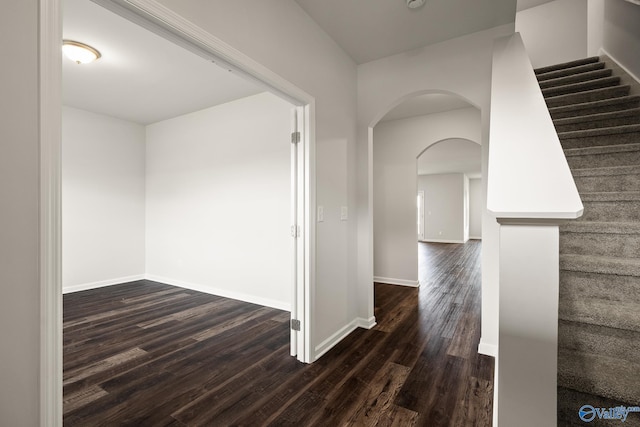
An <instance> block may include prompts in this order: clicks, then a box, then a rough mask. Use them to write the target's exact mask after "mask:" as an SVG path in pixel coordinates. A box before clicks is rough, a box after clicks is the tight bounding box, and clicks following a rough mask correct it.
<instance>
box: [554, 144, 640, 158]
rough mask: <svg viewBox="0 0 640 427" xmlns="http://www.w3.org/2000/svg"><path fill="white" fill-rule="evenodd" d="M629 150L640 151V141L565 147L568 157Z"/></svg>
mask: <svg viewBox="0 0 640 427" xmlns="http://www.w3.org/2000/svg"><path fill="white" fill-rule="evenodd" d="M629 151H640V143H636V144H620V145H606V146H597V147H581V148H565V149H564V153H565V156H566V157H572V156H584V155H589V154H607V153H623V152H629Z"/></svg>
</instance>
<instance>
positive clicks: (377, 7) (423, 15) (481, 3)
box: [295, 0, 516, 64]
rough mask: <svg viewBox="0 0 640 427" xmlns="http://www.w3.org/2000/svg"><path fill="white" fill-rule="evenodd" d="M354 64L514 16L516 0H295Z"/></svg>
mask: <svg viewBox="0 0 640 427" xmlns="http://www.w3.org/2000/svg"><path fill="white" fill-rule="evenodd" d="M295 1H296V2H297V3H298V4H299V5H300V6H301V7H302V8H303V9H304V10H305V11H306V12H307V14H309V16H311V18H313V19H314V20H315V21H316V22H317V23H318V25H320V27H322V29H323V30H324V31H326V32H327V33H328V34H329V35H330V36H331V37H332V38H333V39H334V40H335V41H336V42H337V43H338V44H339V45H340V46H341V47H342V48H343V49H344V50H345V51H346V52H347V53H348V54H349V55H350V56H351V57H352V58H353V59H354V61H356V62H357V63H358V64H362V63H365V62H369V61H373V60H375V59H379V58H383V57H385V56H389V55H393V54H396V53H400V52H404V51H407V50H411V49H416V48H419V47H422V46H426V45H429V44H433V43H438V42H441V41H444V40H448V39H452V38H455V37H460V36H463V35H465V34H471V33H474V32H477V31H481V30H485V29H489V28H493V27H495V26H498V25H502V24H507V23H510V22H514V20H515V13H516V0H427V2H426V4H425V5H424V6H423V7H421V8H419V9H414V10H410V9H408V8H407V6H406V0H295Z"/></svg>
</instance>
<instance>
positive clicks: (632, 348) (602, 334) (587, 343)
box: [558, 320, 640, 362]
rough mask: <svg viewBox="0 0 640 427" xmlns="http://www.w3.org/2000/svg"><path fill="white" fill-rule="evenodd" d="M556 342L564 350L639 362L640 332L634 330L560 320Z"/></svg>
mask: <svg viewBox="0 0 640 427" xmlns="http://www.w3.org/2000/svg"><path fill="white" fill-rule="evenodd" d="M558 342H559V343H561V348H563V349H565V350H570V351H578V352H582V353H594V354H598V355H600V356H606V357H613V358H616V359H621V360H626V361H628V362H640V332H636V331H627V330H623V329H615V328H609V327H606V326H599V325H590V324H588V323H580V322H568V321H566V320H561V321H559V322H558Z"/></svg>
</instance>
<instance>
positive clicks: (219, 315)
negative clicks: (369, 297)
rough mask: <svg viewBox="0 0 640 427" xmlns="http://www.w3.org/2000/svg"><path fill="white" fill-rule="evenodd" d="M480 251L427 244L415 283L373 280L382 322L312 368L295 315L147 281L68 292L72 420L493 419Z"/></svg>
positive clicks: (476, 245)
mask: <svg viewBox="0 0 640 427" xmlns="http://www.w3.org/2000/svg"><path fill="white" fill-rule="evenodd" d="M480 248H481V245H480V242H477V241H471V242H469V243H467V244H464V245H462V244H421V245H420V246H419V254H420V256H419V261H420V283H421V286H420V288H419V289H416V288H407V287H402V286H394V285H384V284H376V285H375V287H374V291H375V315H376V319H377V322H378V325H377V326H376V327H374V328H373V329H371V330H364V329H356V330H355V331H354V332H352V333H351V334H350V335H349V336H348V337H346V338H345V339H344V340H343V341H341V342H340V343H338V344H337V345H336V346H335V347H334V348H333V349H332V350H330V351H329V352H328V353H327V354H326V355H325V356H323V357H322V358H321V359H320V360H318V361H317V362H315V363H313V364H310V365H305V364H302V363H299V362H298V361H296V360H295V358H292V357H291V356H289V318H290V314H289V313H288V312H284V311H280V310H275V309H271V308H266V307H260V306H257V305H254V304H248V303H243V302H240V301H236V300H231V299H226V298H221V297H217V296H213V295H205V294H201V293H198V292H195V291H191V290H185V289H179V288H175V287H172V286H168V285H164V284H161V283H157V282H150V281H138V282H133V283H130V284H124V285H116V286H110V287H108V288H101V289H95V290H90V291H84V292H78V293H74V294H67V295H65V296H64V310H65V311H64V368H65V372H64V379H65V386H64V402H63V404H64V423H65V426H83V427H84V426H102V425H104V426H115V425H117V426H153V427H156V426H169V427H185V426H190V427H191V426H226V425H238V426H262V425H273V426H296V427H299V426H316V425H317V426H325V425H326V426H346V425H349V426H374V425H375V426H403V427H404V426H422V425H426V426H451V427H459V426H460V427H466V426H490V425H491V420H492V398H493V358H490V357H487V356H482V355H479V354H477V346H478V342H479V339H480V323H479V322H480V308H481V305H480V280H481V274H480V260H479V257H480Z"/></svg>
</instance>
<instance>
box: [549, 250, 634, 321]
mask: <svg viewBox="0 0 640 427" xmlns="http://www.w3.org/2000/svg"><path fill="white" fill-rule="evenodd" d="M560 270H564V271H580V272H583V273H594V274H613V275H617V276H633V277H640V260H638V259H631V258H614V257H603V256H593V255H576V254H561V255H560ZM609 291H611V289H609ZM638 303H640V300H639V301H638ZM638 308H640V307H638ZM637 314H638V316H639V318H640V312H638V313H637ZM638 326H640V324H639V325H638Z"/></svg>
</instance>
